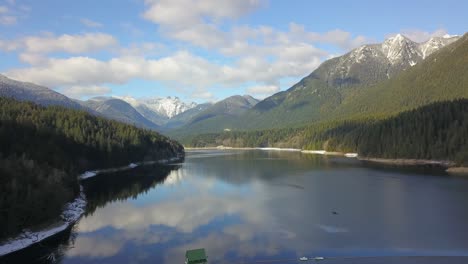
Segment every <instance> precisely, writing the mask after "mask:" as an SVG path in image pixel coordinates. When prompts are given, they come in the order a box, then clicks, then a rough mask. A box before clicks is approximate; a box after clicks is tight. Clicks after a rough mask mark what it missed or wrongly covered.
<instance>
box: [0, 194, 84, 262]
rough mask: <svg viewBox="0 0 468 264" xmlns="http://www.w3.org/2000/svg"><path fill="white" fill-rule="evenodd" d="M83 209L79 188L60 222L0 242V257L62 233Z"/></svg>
mask: <svg viewBox="0 0 468 264" xmlns="http://www.w3.org/2000/svg"><path fill="white" fill-rule="evenodd" d="M85 207H86V197H85V194H84V192H83V187H82V186H80V195H79V196H78V197H77V198H75V200H74V201H73V202H71V203H68V204H67V205H65V208H64V210H63V212H62V215H61V216H60V217H61V220H60V221H58V222H57V223H54V224H52V225H50V226H49V227H48V228H45V229H44V230H41V231H35V232H33V231H30V230H27V229H25V230H23V232H22V233H21V234H19V235H18V236H16V237H14V238H10V239H8V240H6V241H2V242H0V256H3V255H6V254H9V253H12V252H15V251H18V250H20V249H24V248H26V247H29V246H30V245H32V244H34V243H38V242H40V241H42V240H44V239H46V238H48V237H51V236H53V235H55V234H57V233H60V232H62V231H63V230H65V229H67V228H68V227H69V226H71V225H72V224H74V223H75V222H76V221H78V219H80V217H81V215H82V214H83V213H84V210H85Z"/></svg>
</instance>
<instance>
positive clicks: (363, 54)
mask: <svg viewBox="0 0 468 264" xmlns="http://www.w3.org/2000/svg"><path fill="white" fill-rule="evenodd" d="M467 38H468V37H467V35H466V34H465V36H463V37H459V36H445V37H436V38H432V39H430V40H428V41H426V42H424V43H416V42H414V41H411V40H410V39H408V38H406V37H404V36H402V35H396V36H394V37H391V38H389V39H387V40H385V41H384V42H383V43H381V44H371V45H363V46H361V47H359V48H356V49H354V50H352V51H350V52H348V53H346V54H344V55H343V56H340V57H336V58H332V59H330V60H327V61H325V62H324V63H322V64H321V65H320V66H319V67H318V68H317V69H316V70H315V71H313V72H312V73H311V74H310V75H308V76H306V77H305V78H303V79H302V80H301V81H299V82H298V83H297V84H295V85H293V86H292V87H291V88H289V89H288V90H286V91H282V92H279V93H276V94H274V95H272V96H270V97H267V98H265V99H264V100H262V101H260V102H259V103H258V104H256V105H255V106H254V107H252V109H250V110H248V111H246V112H245V113H244V114H243V115H241V116H238V117H236V118H230V119H224V120H220V121H219V122H217V124H216V125H213V123H212V122H209V121H207V122H200V123H199V124H197V126H193V124H187V125H186V126H184V127H182V128H181V129H180V130H179V131H175V132H173V133H174V135H176V136H177V137H180V138H182V137H183V136H182V135H184V134H185V135H188V134H192V135H195V134H200V133H211V132H221V131H223V130H224V129H226V128H229V129H232V130H258V129H271V128H283V127H300V126H304V125H308V124H311V123H317V122H327V121H331V120H345V119H350V118H362V117H367V118H372V117H378V116H382V115H383V114H392V113H398V112H401V111H404V110H407V109H411V108H414V107H418V106H421V105H424V104H427V103H430V102H433V101H437V100H441V99H452V98H464V97H467V96H468V89H467V87H466V84H467V83H468V82H467V80H466V77H465V76H466V72H468V71H467V65H468V63H466V60H465V58H466V56H467V55H468V53H466V51H465V50H463V49H464V48H465V47H466V45H467V44H466V40H467ZM454 50H456V51H454ZM455 53H457V55H454V54H455ZM450 64H452V67H450ZM442 72H443V73H444V74H442ZM463 72H465V74H464V73H463ZM445 73H446V74H445ZM422 76H424V77H422Z"/></svg>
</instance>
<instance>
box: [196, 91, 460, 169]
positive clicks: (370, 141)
mask: <svg viewBox="0 0 468 264" xmlns="http://www.w3.org/2000/svg"><path fill="white" fill-rule="evenodd" d="M467 135H468V99H459V100H455V101H447V102H439V103H433V104H430V105H427V106H424V107H421V108H418V109H415V110H411V111H408V112H404V113H401V114H399V115H397V116H393V117H388V118H385V119H383V120H375V119H356V120H351V121H343V122H332V123H323V124H316V125H313V126H309V127H305V128H297V129H292V128H289V129H276V130H263V131H252V132H224V133H219V134H205V135H199V136H197V137H195V138H193V139H192V141H191V142H190V143H189V145H191V146H195V147H204V146H217V145H225V146H232V147H295V148H302V149H325V150H328V151H343V152H358V153H359V155H360V156H364V157H381V158H416V159H434V160H451V161H455V162H456V163H458V164H461V165H467V164H468V136H467Z"/></svg>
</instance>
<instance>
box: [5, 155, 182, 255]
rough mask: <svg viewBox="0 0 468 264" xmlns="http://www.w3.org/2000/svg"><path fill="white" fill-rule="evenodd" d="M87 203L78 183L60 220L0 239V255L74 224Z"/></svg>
mask: <svg viewBox="0 0 468 264" xmlns="http://www.w3.org/2000/svg"><path fill="white" fill-rule="evenodd" d="M182 157H183V156H182V155H181V154H179V155H177V156H176V157H172V158H169V159H161V160H156V161H142V162H136V163H133V162H132V163H130V164H129V165H127V166H122V167H116V168H108V169H101V170H93V171H86V172H84V173H82V174H80V175H79V176H78V180H84V179H88V178H91V177H94V176H96V175H99V174H103V173H111V172H118V171H124V170H131V169H134V168H136V167H138V166H144V165H151V164H156V163H159V164H167V163H169V162H172V161H177V160H180V159H181V158H182ZM86 204H87V200H86V195H85V193H84V190H83V186H82V185H81V184H80V193H79V195H78V197H76V198H75V199H74V200H73V201H72V202H69V203H67V204H66V205H65V207H64V210H63V212H62V214H61V215H60V218H61V220H59V221H57V222H55V223H53V224H50V225H48V227H46V228H44V229H42V230H39V231H34V232H33V231H30V230H29V229H27V228H26V229H23V231H22V232H21V233H20V234H19V235H16V236H15V237H11V238H8V239H6V240H3V241H0V257H2V256H5V255H8V254H10V253H13V252H16V251H19V250H22V249H25V248H27V247H29V246H31V245H33V244H36V243H38V242H41V241H43V240H45V239H47V238H49V237H52V236H54V235H56V234H58V233H60V232H62V231H64V230H66V229H67V228H69V227H70V226H72V225H73V224H75V223H76V222H77V221H78V220H79V219H80V218H81V216H82V215H83V214H84V212H85V207H86Z"/></svg>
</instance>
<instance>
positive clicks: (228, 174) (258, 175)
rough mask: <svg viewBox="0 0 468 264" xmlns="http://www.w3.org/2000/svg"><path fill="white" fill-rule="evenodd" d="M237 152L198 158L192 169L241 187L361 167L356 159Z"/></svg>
mask: <svg viewBox="0 0 468 264" xmlns="http://www.w3.org/2000/svg"><path fill="white" fill-rule="evenodd" d="M233 152H234V154H233V155H220V156H213V157H211V158H196V156H195V158H196V162H197V166H194V167H193V168H190V169H193V170H196V174H200V175H204V176H206V177H216V178H217V179H220V180H222V181H225V182H228V183H231V184H239V185H240V184H248V183H250V182H251V181H258V180H260V181H272V180H274V179H276V178H285V177H286V176H292V175H297V174H302V173H304V171H314V170H317V171H318V170H327V169H329V168H334V169H336V168H350V167H356V166H358V164H359V162H358V161H357V160H355V159H349V158H345V157H337V156H323V155H314V154H302V153H300V152H289V151H260V150H259V151H233ZM192 155H193V154H192ZM195 155H196V154H195ZM190 157H191V155H189V156H188V157H187V158H188V159H189V160H190ZM226 168H229V170H227V169H226Z"/></svg>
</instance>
